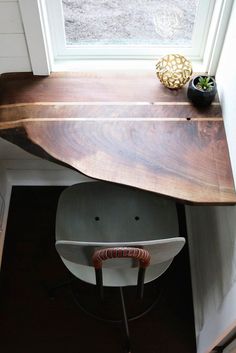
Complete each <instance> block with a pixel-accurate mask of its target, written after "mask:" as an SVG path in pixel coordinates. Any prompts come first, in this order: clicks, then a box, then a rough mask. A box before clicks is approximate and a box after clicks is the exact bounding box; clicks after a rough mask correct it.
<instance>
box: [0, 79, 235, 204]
mask: <svg viewBox="0 0 236 353" xmlns="http://www.w3.org/2000/svg"><path fill="white" fill-rule="evenodd" d="M0 90H1V94H0V104H1V105H0V136H2V137H4V138H6V139H7V140H9V141H11V142H13V143H15V144H18V145H19V146H21V147H23V148H25V149H26V150H28V151H31V152H32V153H35V154H37V155H39V156H41V157H43V158H47V159H50V158H54V159H55V160H57V161H60V162H62V163H65V164H67V165H69V166H71V167H73V168H75V169H77V170H79V171H80V172H82V173H84V174H86V175H88V176H90V177H93V178H96V179H101V180H106V181H111V182H117V183H121V184H125V185H131V186H134V187H138V188H141V189H145V190H148V191H153V192H156V193H158V194H163V195H166V196H170V197H174V198H176V199H180V200H184V201H187V202H190V203H201V204H209V203H211V204H230V203H235V202H236V195H235V191H234V183H233V177H232V171H231V166H230V160H229V155H228V147H227V141H226V137H225V131H224V124H223V120H222V113H221V109H220V105H219V102H217V101H216V102H214V103H213V104H212V105H211V106H210V107H209V108H207V109H204V110H197V109H196V108H194V107H193V106H192V105H191V104H190V103H189V102H188V101H187V99H186V88H185V89H181V90H175V91H173V90H169V89H166V88H165V87H164V86H162V85H160V83H159V82H158V80H157V79H156V77H155V75H152V74H144V73H139V74H135V73H129V74H122V75H120V74H117V73H116V74H114V73H108V74H104V73H101V74H99V75H98V74H92V73H90V74H85V73H84V74H65V73H63V74H52V75H51V76H50V77H46V78H45V77H33V76H32V75H31V74H8V75H2V77H1V83H0Z"/></svg>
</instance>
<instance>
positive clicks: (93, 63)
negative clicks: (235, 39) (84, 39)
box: [51, 59, 206, 72]
mask: <svg viewBox="0 0 236 353" xmlns="http://www.w3.org/2000/svg"><path fill="white" fill-rule="evenodd" d="M157 61H158V59H157V60H92V59H91V60H60V61H59V60H58V61H54V62H53V63H51V71H52V72H87V71H90V72H96V71H103V72H104V71H148V72H155V69H156V63H157ZM192 66H193V72H205V71H206V68H204V65H203V63H202V62H201V61H192Z"/></svg>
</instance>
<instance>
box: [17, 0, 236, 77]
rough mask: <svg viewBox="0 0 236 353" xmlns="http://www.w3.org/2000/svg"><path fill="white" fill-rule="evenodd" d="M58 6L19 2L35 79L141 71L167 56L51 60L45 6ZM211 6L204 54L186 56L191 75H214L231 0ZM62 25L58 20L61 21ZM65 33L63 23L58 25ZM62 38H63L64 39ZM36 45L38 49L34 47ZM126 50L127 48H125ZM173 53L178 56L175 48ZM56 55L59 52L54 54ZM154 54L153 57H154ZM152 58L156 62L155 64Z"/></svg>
mask: <svg viewBox="0 0 236 353" xmlns="http://www.w3.org/2000/svg"><path fill="white" fill-rule="evenodd" d="M48 2H50V3H55V2H57V3H59V0H19V6H20V10H21V14H22V21H23V25H24V28H25V36H26V40H27V45H28V50H29V56H30V60H31V65H32V71H33V73H34V74H37V75H48V74H49V73H50V72H51V71H79V70H83V69H85V70H88V69H89V68H93V70H94V64H95V63H96V67H97V68H100V67H101V68H103V69H104V68H105V69H114V68H115V67H117V63H119V67H120V68H121V69H125V68H126V67H127V68H128V67H132V68H136V67H137V68H140V67H142V68H143V69H146V68H151V69H152V70H153V65H154V63H155V61H156V60H157V59H158V57H159V56H161V55H164V54H165V53H169V52H170V47H169V48H168V49H167V48H165V51H164V52H163V51H161V50H159V52H158V55H153V54H154V53H151V54H150V55H149V56H146V57H144V56H142V55H139V56H137V54H136V55H126V56H122V57H120V58H117V57H116V58H114V56H112V55H110V56H109V55H108V56H107V55H97V56H93V59H91V56H90V57H89V56H88V55H83V54H82V55H80V56H78V55H77V54H76V55H74V56H72V57H69V56H66V55H64V54H63V53H59V56H58V55H57V56H56V57H55V56H54V50H55V43H56V41H55V38H54V37H53V35H52V34H51V31H50V26H49V21H48V8H47V3H48ZM210 4H211V6H212V4H213V5H214V6H213V7H214V10H213V15H212V20H211V23H210V25H209V31H208V36H207V37H206V38H205V50H204V49H203V48H202V49H201V52H200V54H198V55H196V54H194V53H193V54H192V55H191V54H190V55H188V53H185V55H186V56H188V57H189V58H190V60H191V61H192V63H193V69H194V71H202V72H208V73H209V74H211V75H213V74H215V72H216V68H217V64H218V61H219V57H220V53H221V49H222V46H223V42H224V37H225V33H226V30H227V25H228V22H229V17H230V14H231V9H232V5H233V0H210ZM60 21H61V18H60ZM61 24H62V25H63V31H64V21H63V23H61ZM64 38H65V37H64ZM53 43H54V44H53ZM36 44H37V45H36ZM126 50H127V48H126ZM175 52H181V51H180V48H179V47H178V49H177V50H175ZM57 54H58V52H57ZM155 54H156V53H155ZM154 58H155V61H154Z"/></svg>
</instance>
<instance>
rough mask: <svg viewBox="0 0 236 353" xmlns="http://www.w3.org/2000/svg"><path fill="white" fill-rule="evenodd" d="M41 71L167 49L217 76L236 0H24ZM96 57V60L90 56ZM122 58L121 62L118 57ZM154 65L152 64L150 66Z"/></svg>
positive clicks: (140, 58) (34, 59)
mask: <svg viewBox="0 0 236 353" xmlns="http://www.w3.org/2000/svg"><path fill="white" fill-rule="evenodd" d="M18 1H19V5H20V9H21V14H22V19H23V24H24V29H25V35H26V40H27V45H28V49H29V55H30V59H31V65H32V69H33V72H34V73H35V74H41V75H42V74H46V75H47V74H48V73H49V72H50V71H52V70H53V71H61V70H63V71H65V70H70V71H72V70H76V69H81V68H82V63H85V65H87V63H88V62H90V64H91V65H92V66H94V61H93V60H96V65H97V64H98V63H99V64H100V63H103V65H104V67H105V68H107V67H109V65H111V63H113V62H116V65H117V60H118V61H119V67H121V63H122V62H123V63H125V65H128V64H127V63H131V64H130V68H132V67H135V66H136V65H137V63H138V62H139V63H142V67H143V66H144V63H145V64H146V63H152V69H153V65H154V62H156V60H157V58H158V57H160V56H162V55H165V54H167V53H171V52H173V53H174V52H175V53H181V54H183V55H186V56H187V57H188V58H190V60H192V62H193V64H194V65H193V66H194V70H195V71H208V72H209V73H210V74H214V73H215V71H216V68H217V63H218V60H219V56H220V52H221V48H222V45H223V41H224V36H225V32H226V29H227V24H228V20H229V17H230V14H231V9H232V5H233V2H234V0H129V1H127V0H99V1H98V0H18ZM90 59H93V60H90ZM115 59H116V60H115ZM148 65H149V64H148Z"/></svg>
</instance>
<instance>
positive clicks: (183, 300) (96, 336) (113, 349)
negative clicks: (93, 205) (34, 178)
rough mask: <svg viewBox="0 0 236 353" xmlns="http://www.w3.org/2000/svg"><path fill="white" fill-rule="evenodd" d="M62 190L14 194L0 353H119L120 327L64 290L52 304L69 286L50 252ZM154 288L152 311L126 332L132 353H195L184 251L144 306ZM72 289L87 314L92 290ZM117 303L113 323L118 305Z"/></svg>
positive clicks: (1, 294) (0, 295) (0, 308)
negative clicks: (157, 294)
mask: <svg viewBox="0 0 236 353" xmlns="http://www.w3.org/2000/svg"><path fill="white" fill-rule="evenodd" d="M62 190H63V187H14V188H13V192H12V198H11V204H10V211H9V218H8V226H7V232H6V241H5V247H4V254H3V263H2V271H1V291H0V327H1V329H0V351H1V353H13V352H14V353H42V352H44V353H65V352H70V353H85V352H86V353H90V352H91V353H92V352H95V351H96V352H98V353H100V352H101V353H121V352H123V349H122V333H121V331H120V329H119V326H116V325H111V324H106V323H101V322H99V321H96V320H94V319H92V318H90V317H88V316H87V315H85V314H84V313H83V312H81V311H80V309H79V308H78V307H77V306H76V304H75V302H74V301H73V299H72V297H71V292H70V290H69V288H67V287H64V288H62V289H60V290H58V291H56V292H55V299H54V300H52V299H50V298H49V295H48V290H47V288H48V287H49V286H53V285H54V284H56V283H58V282H59V281H62V280H66V279H69V278H71V275H70V274H69V273H68V272H67V270H66V268H65V266H64V265H63V264H62V263H61V260H60V258H59V256H58V255H57V253H56V250H55V246H54V238H55V236H54V232H55V231H54V227H55V214H56V206H57V200H58V197H59V195H60V193H61V191H62ZM155 287H157V289H160V287H161V288H162V292H161V295H160V299H159V301H158V303H157V305H156V306H155V307H154V309H153V310H152V311H151V312H149V313H148V314H147V315H146V316H144V317H142V318H141V319H139V320H136V321H133V322H130V324H129V326H130V334H131V339H132V343H133V345H132V346H133V349H132V353H185V352H186V353H195V352H196V348H195V337H194V322H193V309H192V298H191V284H190V274H189V263H188V255H187V246H185V247H184V250H182V251H181V252H180V254H179V255H178V256H177V257H176V258H175V259H174V262H173V263H172V265H171V267H170V268H169V269H168V270H167V271H166V273H165V274H164V275H163V276H162V277H160V278H159V279H158V280H157V281H154V282H153V283H152V284H151V285H146V286H145V293H144V296H145V300H146V301H145V303H146V302H148V300H150V301H151V300H152V296H153V295H154V289H155ZM76 289H77V291H78V290H80V291H81V299H82V300H83V301H84V304H85V305H86V303H85V302H86V300H87V305H88V306H91V303H92V304H93V303H94V302H96V300H95V299H94V296H95V295H96V291H95V288H94V287H93V286H89V285H86V284H83V283H82V282H77V283H76ZM132 294H133V292H132V289H131V290H129V289H128V291H126V292H125V295H126V297H127V305H128V308H129V307H131V305H132V304H133V302H134V299H135V297H134V296H133V295H132ZM107 295H108V296H110V292H109V291H108V292H107ZM114 303H117V304H116V305H115V304H114V305H113V306H114V315H116V312H115V311H116V309H117V308H115V306H117V307H118V309H119V306H120V303H119V302H118V300H117V301H116V300H115V301H114ZM131 309H132V308H131ZM108 311H109V314H111V313H110V309H109V310H108ZM112 315H113V313H112Z"/></svg>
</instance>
